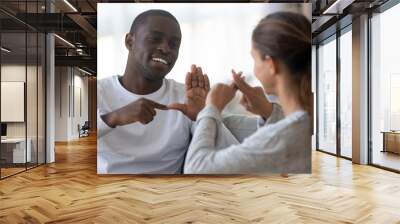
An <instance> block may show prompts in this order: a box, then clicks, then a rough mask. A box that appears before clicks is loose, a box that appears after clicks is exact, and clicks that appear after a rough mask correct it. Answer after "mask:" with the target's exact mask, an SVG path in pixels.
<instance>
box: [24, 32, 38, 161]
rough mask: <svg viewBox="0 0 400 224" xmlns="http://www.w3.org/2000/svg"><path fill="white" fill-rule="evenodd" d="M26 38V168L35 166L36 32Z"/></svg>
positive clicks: (36, 148) (36, 127) (36, 126)
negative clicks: (28, 150)
mask: <svg viewBox="0 0 400 224" xmlns="http://www.w3.org/2000/svg"><path fill="white" fill-rule="evenodd" d="M27 38H28V42H27V43H28V46H27V47H28V57H27V58H28V62H27V82H26V89H27V94H26V105H27V107H26V113H27V131H28V132H27V133H28V135H27V143H28V149H29V148H30V151H31V153H30V155H29V156H30V158H29V159H28V164H27V165H28V168H29V167H33V166H36V165H37V157H38V153H37V150H38V147H37V145H38V144H37V132H38V130H37V129H38V125H37V121H38V119H37V115H38V113H37V109H38V108H37V104H38V102H37V98H38V96H37V90H38V87H37V73H38V67H37V63H38V56H37V54H38V49H37V45H38V43H37V41H38V36H37V33H36V32H32V33H27Z"/></svg>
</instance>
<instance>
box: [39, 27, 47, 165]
mask: <svg viewBox="0 0 400 224" xmlns="http://www.w3.org/2000/svg"><path fill="white" fill-rule="evenodd" d="M45 44H46V38H45V35H44V34H41V33H40V34H39V45H38V59H39V63H38V77H37V80H38V163H39V164H43V163H45V156H46V155H45V154H46V151H45V111H46V108H45V92H46V91H45V87H46V85H45V81H46V79H45V69H44V68H45V60H46V52H45Z"/></svg>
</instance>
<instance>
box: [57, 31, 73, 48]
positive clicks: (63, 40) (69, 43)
mask: <svg viewBox="0 0 400 224" xmlns="http://www.w3.org/2000/svg"><path fill="white" fill-rule="evenodd" d="M54 36H55V37H57V38H58V39H59V40H61V41H62V42H64V43H66V44H67V45H69V46H70V47H73V48H75V45H73V44H71V42H69V41H68V40H66V39H64V38H62V37H60V36H58V35H57V34H54Z"/></svg>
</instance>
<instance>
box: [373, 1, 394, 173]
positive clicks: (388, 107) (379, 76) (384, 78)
mask: <svg viewBox="0 0 400 224" xmlns="http://www.w3.org/2000/svg"><path fill="white" fill-rule="evenodd" d="M398 21H400V4H398V5H396V6H394V7H393V8H391V9H389V10H387V11H385V12H383V13H381V14H377V15H374V16H373V17H372V19H371V26H372V27H371V28H372V38H371V40H372V48H371V51H372V54H371V59H372V74H371V76H372V77H371V88H372V90H371V91H372V97H371V109H372V111H371V121H372V126H371V128H372V130H371V134H372V136H371V137H372V163H373V164H377V165H381V166H384V167H388V168H392V169H396V170H400V110H399V109H400V108H399V107H400V105H399V96H400V63H399V60H398V52H400V45H399V44H398V40H399V39H400V33H399V32H398V31H397V30H396V29H395V28H394V27H397V26H398V24H397V23H398Z"/></svg>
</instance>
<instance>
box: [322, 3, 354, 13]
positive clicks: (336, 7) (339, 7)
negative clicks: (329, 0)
mask: <svg viewBox="0 0 400 224" xmlns="http://www.w3.org/2000/svg"><path fill="white" fill-rule="evenodd" d="M354 1H355V0H336V1H335V2H334V3H333V4H332V5H330V6H329V7H328V8H327V9H326V10H325V11H324V12H323V13H322V14H342V13H343V10H344V9H345V8H347V7H348V6H349V5H351V3H353V2H354Z"/></svg>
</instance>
